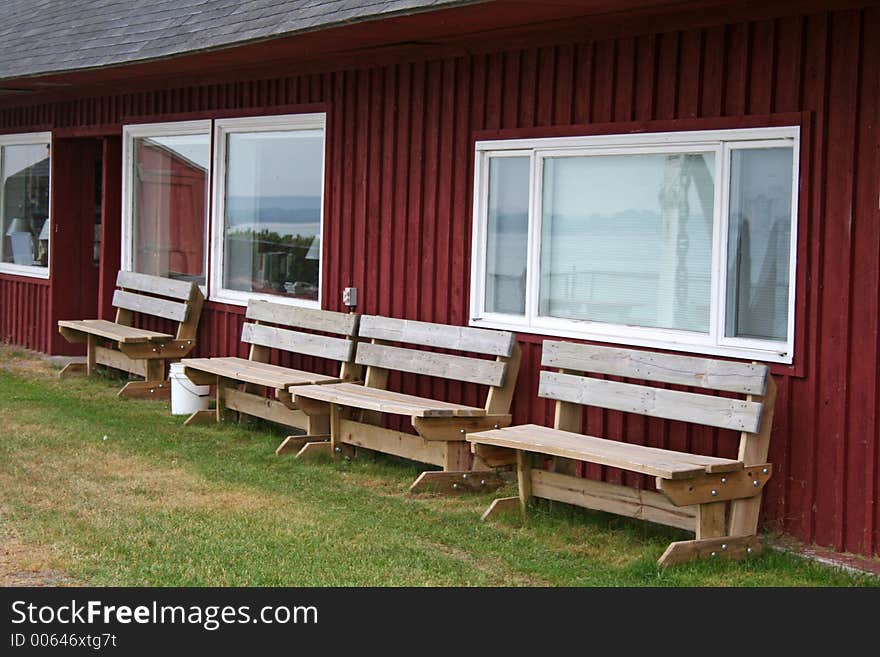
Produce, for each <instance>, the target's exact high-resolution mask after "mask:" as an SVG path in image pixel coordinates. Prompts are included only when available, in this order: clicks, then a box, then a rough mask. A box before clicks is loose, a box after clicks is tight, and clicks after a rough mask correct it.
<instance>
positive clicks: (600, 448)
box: [465, 424, 743, 479]
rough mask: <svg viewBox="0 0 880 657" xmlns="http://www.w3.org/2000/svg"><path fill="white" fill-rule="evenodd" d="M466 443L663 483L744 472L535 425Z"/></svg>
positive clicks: (712, 460)
mask: <svg viewBox="0 0 880 657" xmlns="http://www.w3.org/2000/svg"><path fill="white" fill-rule="evenodd" d="M465 439H466V440H468V441H469V442H472V443H479V444H481V445H494V446H496V447H508V448H510V449H519V450H522V451H526V452H536V453H540V454H547V455H549V456H558V457H562V458H569V459H576V460H579V461H589V462H590V463H598V464H599V465H608V466H611V467H615V468H622V469H624V470H629V471H630V472H639V473H641V474H646V475H653V476H656V477H662V478H663V479H688V478H690V477H695V476H702V475H703V474H704V473H705V472H733V471H737V470H742V468H743V465H742V463H741V462H739V461H734V460H732V459H722V458H717V457H714V456H700V455H696V454H688V453H686V452H674V451H672V450H665V449H657V448H655V447H645V446H643V445H633V444H630V443H623V442H620V441H617V440H607V439H605V438H597V437H595V436H585V435H583V434H579V433H572V432H570V431H561V430H560V429H551V428H549V427H543V426H540V425H537V424H525V425H518V426H514V427H508V428H506V429H494V430H490V431H480V432H475V433H469V434H467V435H466V436H465Z"/></svg>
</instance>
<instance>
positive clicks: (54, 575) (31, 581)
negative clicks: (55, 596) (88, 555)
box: [0, 510, 79, 586]
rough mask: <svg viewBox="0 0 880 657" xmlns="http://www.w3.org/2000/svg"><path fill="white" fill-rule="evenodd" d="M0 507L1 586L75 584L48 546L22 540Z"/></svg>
mask: <svg viewBox="0 0 880 657" xmlns="http://www.w3.org/2000/svg"><path fill="white" fill-rule="evenodd" d="M5 517H6V513H5V512H4V511H3V510H0V586H77V585H78V584H79V582H77V581H75V580H74V579H73V578H71V577H69V576H68V575H67V573H65V572H64V571H63V570H62V569H61V568H60V567H59V564H58V560H57V558H56V556H55V554H54V553H53V550H52V549H51V548H49V547H47V546H40V545H31V544H28V543H25V542H24V541H22V540H21V538H20V537H19V536H18V535H16V533H15V532H14V531H13V530H12V528H11V527H9V525H8V524H7V523H6V520H5Z"/></svg>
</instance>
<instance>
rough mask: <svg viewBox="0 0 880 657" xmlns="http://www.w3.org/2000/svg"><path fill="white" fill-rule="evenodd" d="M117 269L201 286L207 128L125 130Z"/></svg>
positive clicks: (202, 124) (192, 124)
mask: <svg viewBox="0 0 880 657" xmlns="http://www.w3.org/2000/svg"><path fill="white" fill-rule="evenodd" d="M124 151H125V152H124V154H123V158H124V162H125V167H126V171H125V176H124V178H123V180H124V181H125V182H124V186H125V189H124V196H125V220H124V221H123V268H124V269H126V270H129V271H136V272H139V273H142V274H152V275H154V276H164V277H166V278H174V279H179V280H188V281H196V282H197V283H199V284H200V285H204V284H205V276H206V264H207V257H206V255H207V254H206V249H205V244H206V234H205V231H206V225H207V212H208V185H209V184H210V163H211V122H210V121H183V122H178V123H164V124H148V125H136V126H126V127H125V129H124Z"/></svg>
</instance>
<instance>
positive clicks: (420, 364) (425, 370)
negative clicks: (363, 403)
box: [355, 342, 507, 386]
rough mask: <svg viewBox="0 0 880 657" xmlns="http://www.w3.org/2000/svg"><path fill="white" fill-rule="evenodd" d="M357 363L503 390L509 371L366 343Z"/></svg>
mask: <svg viewBox="0 0 880 657" xmlns="http://www.w3.org/2000/svg"><path fill="white" fill-rule="evenodd" d="M355 362H357V363H358V364H360V365H368V366H371V367H381V368H384V369H389V370H397V371H399V372H412V373H413V374H424V375H425V376H436V377H440V378H443V379H452V380H453V381H466V382H468V383H479V384H483V385H488V386H500V385H501V384H502V383H504V375H505V372H506V370H507V364H506V363H504V362H502V361H497V360H486V359H483V358H468V357H467V356H454V355H451V354H440V353H436V352H432V351H420V350H417V349H404V348H402V347H391V346H388V345H381V344H370V343H366V342H362V343H361V344H360V345H359V346H358V349H357V356H356V358H355Z"/></svg>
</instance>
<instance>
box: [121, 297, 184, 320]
mask: <svg viewBox="0 0 880 657" xmlns="http://www.w3.org/2000/svg"><path fill="white" fill-rule="evenodd" d="M113 305H114V306H116V307H117V308H124V309H126V310H133V311H134V312H136V313H143V314H145V315H153V316H154V317H163V318H165V319H170V320H172V321H175V322H184V321H186V316H187V314H188V313H189V306H188V305H187V304H185V303H180V302H177V301H168V300H166V299H159V298H158V297H148V296H144V295H143V294H135V293H134V292H126V291H125V290H116V291H115V292H114V293H113Z"/></svg>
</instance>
